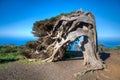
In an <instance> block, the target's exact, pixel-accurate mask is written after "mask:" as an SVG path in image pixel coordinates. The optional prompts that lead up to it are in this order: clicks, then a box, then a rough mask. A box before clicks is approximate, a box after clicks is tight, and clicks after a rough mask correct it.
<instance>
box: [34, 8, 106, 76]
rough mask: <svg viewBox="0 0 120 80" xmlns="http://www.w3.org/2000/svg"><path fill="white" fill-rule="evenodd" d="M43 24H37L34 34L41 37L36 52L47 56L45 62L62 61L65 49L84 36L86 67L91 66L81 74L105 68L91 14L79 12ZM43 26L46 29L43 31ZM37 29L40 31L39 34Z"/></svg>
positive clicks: (83, 46)
mask: <svg viewBox="0 0 120 80" xmlns="http://www.w3.org/2000/svg"><path fill="white" fill-rule="evenodd" d="M43 22H44V21H42V22H41V23H40V24H37V23H36V24H35V26H34V27H33V30H34V31H33V33H34V35H37V36H39V37H40V38H39V40H38V42H37V44H38V46H37V47H36V50H35V52H37V54H47V57H45V58H44V59H43V61H44V62H52V61H58V60H60V59H62V57H63V55H64V52H65V48H66V47H67V46H68V45H69V44H70V43H71V42H74V41H75V40H76V39H78V38H80V37H81V36H84V41H83V42H82V46H81V48H82V52H83V55H84V65H87V66H88V65H89V66H90V68H87V69H86V70H84V71H83V72H80V73H85V72H87V71H90V70H97V69H103V68H104V66H103V63H102V61H101V60H100V58H99V52H98V44H97V32H96V24H95V19H94V16H93V14H92V13H91V12H82V11H81V10H78V11H76V12H73V13H71V14H68V15H63V16H61V17H57V18H56V19H52V20H47V22H46V23H43ZM43 26H45V27H44V28H43V29H42V27H43ZM46 26H47V27H46ZM36 27H37V28H36ZM36 29H37V30H38V31H37V32H36ZM41 32H43V33H44V34H42V33H41ZM78 74H79V73H78ZM76 75H77V74H76Z"/></svg>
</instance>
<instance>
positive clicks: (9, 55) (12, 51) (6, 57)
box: [0, 44, 25, 63]
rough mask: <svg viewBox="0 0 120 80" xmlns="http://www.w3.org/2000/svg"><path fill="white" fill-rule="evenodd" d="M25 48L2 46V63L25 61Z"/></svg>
mask: <svg viewBox="0 0 120 80" xmlns="http://www.w3.org/2000/svg"><path fill="white" fill-rule="evenodd" d="M23 50H24V46H15V45H13V44H11V45H0V63H5V62H10V61H16V60H20V59H24V58H25V57H24V56H23V55H22V53H23Z"/></svg>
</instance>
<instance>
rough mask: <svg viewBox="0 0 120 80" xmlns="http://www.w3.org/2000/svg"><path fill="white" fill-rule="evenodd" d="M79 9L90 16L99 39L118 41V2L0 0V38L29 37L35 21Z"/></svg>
mask: <svg viewBox="0 0 120 80" xmlns="http://www.w3.org/2000/svg"><path fill="white" fill-rule="evenodd" d="M80 8H82V9H83V11H91V12H92V13H94V15H95V19H96V25H97V32H98V37H99V38H119V39H120V0H0V38H2V37H12V38H33V35H32V34H31V31H32V26H33V23H34V22H35V21H39V20H42V19H46V18H50V17H53V16H56V15H58V14H60V13H68V12H71V11H75V10H79V9H80Z"/></svg>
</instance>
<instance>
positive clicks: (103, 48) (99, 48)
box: [98, 44, 120, 52]
mask: <svg viewBox="0 0 120 80" xmlns="http://www.w3.org/2000/svg"><path fill="white" fill-rule="evenodd" d="M98 50H99V52H104V51H114V50H120V46H116V47H114V48H109V47H104V45H103V44H99V45H98Z"/></svg>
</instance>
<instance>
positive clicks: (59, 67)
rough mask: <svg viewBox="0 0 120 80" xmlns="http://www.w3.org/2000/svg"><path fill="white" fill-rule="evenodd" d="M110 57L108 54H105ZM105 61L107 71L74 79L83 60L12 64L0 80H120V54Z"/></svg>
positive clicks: (2, 70) (2, 73)
mask: <svg viewBox="0 0 120 80" xmlns="http://www.w3.org/2000/svg"><path fill="white" fill-rule="evenodd" d="M105 55H108V54H105ZM105 55H104V59H105V62H106V65H107V66H108V67H107V69H105V70H103V71H97V72H94V73H87V74H86V75H85V76H83V77H81V78H80V77H78V78H75V77H74V75H73V74H74V73H77V72H78V71H81V70H82V69H83V68H84V67H83V65H82V63H83V60H69V61H59V62H54V63H45V64H25V63H21V62H12V63H9V64H7V67H6V68H5V69H0V80H80V79H81V80H120V76H119V74H120V69H119V68H120V52H113V53H111V54H109V56H108V57H107V56H106V58H105Z"/></svg>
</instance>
